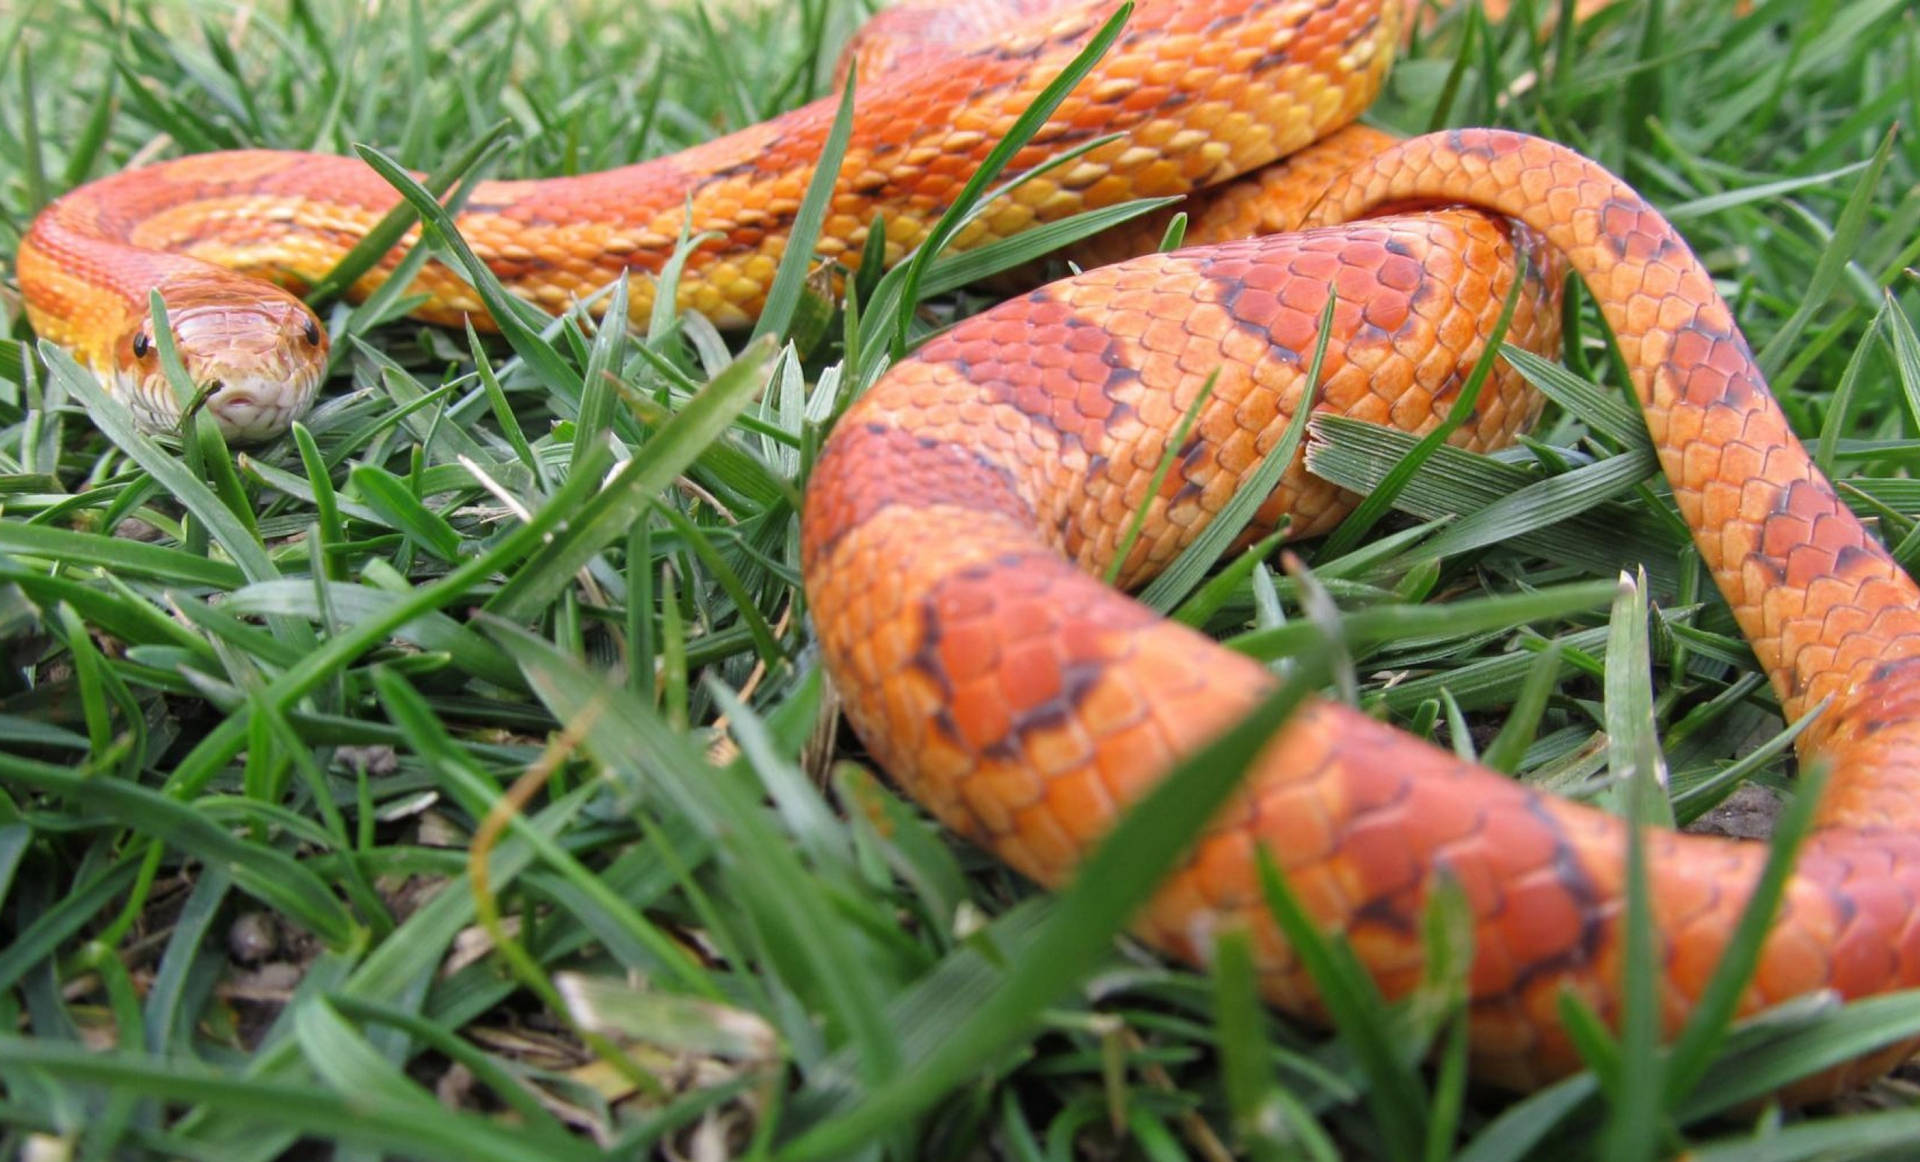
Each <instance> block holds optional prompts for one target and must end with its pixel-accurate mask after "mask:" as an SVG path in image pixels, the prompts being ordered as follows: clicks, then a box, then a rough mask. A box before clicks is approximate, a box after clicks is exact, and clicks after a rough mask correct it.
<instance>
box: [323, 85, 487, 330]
mask: <svg viewBox="0 0 1920 1162" xmlns="http://www.w3.org/2000/svg"><path fill="white" fill-rule="evenodd" d="M507 129H508V123H507V122H505V121H496V122H494V123H493V125H492V127H490V128H489V129H487V131H486V132H484V133H481V134H480V135H479V136H477V137H475V138H474V139H473V141H472V142H471V143H470V144H468V145H467V147H466V148H465V149H464V150H462V151H461V152H459V153H457V154H455V155H454V156H453V157H451V158H449V159H447V160H446V161H445V162H443V163H442V164H441V165H439V166H438V167H436V168H435V169H434V171H433V172H432V173H430V174H428V175H427V177H426V179H425V180H424V181H423V182H422V183H421V188H423V189H426V190H445V189H449V188H451V187H453V186H454V185H455V184H456V183H460V188H459V189H458V190H457V191H456V192H455V194H454V196H453V197H452V198H451V199H450V200H449V201H448V202H447V203H446V206H447V208H448V210H449V212H457V211H458V209H459V207H460V206H461V205H462V204H463V203H464V202H465V201H466V195H467V193H468V192H469V190H470V189H471V181H470V179H471V178H472V176H473V175H476V174H478V173H479V172H480V171H481V170H482V169H483V168H484V166H485V163H486V161H487V159H488V158H489V157H491V156H493V155H494V154H497V153H498V152H499V151H500V150H501V148H502V147H503V146H505V144H506V133H507ZM435 204H439V203H438V202H437V201H436V203H435ZM419 216H420V215H419V211H418V210H417V209H415V206H414V203H413V202H412V201H410V200H407V201H402V202H401V203H400V204H399V205H397V206H395V207H394V208H393V209H391V210H389V211H387V213H386V216H385V217H383V218H381V219H380V221H378V222H376V223H375V224H374V226H373V228H372V229H371V230H368V231H367V233H366V236H365V237H363V238H361V239H360V241H359V242H358V243H356V244H355V245H354V247H353V249H351V250H349V251H347V252H346V254H345V255H343V256H342V257H341V259H340V261H339V262H337V263H335V264H334V267H333V269H332V270H330V271H328V272H327V273H326V274H324V275H322V276H321V278H320V279H319V281H317V282H315V283H314V284H313V286H312V287H310V288H309V289H308V290H307V294H306V299H307V302H308V303H310V304H313V305H316V306H318V305H320V304H324V303H327V302H330V301H332V300H333V299H335V298H337V297H338V296H340V295H341V294H344V293H345V292H346V289H347V288H348V287H350V286H352V285H353V284H354V283H356V282H358V281H359V280H360V277H361V276H362V275H364V274H366V273H367V272H368V271H370V270H372V269H373V267H374V264H375V263H377V262H379V261H380V260H381V259H382V258H385V257H386V255H387V252H388V251H390V250H392V249H393V248H394V247H395V246H398V245H399V244H400V240H401V239H402V238H403V237H405V236H406V233H407V230H408V229H409V228H411V227H412V226H413V224H414V222H416V221H418V220H419ZM396 281H397V282H398V285H397V286H396V287H395V290H396V291H397V290H402V289H405V286H406V283H405V281H404V280H396Z"/></svg>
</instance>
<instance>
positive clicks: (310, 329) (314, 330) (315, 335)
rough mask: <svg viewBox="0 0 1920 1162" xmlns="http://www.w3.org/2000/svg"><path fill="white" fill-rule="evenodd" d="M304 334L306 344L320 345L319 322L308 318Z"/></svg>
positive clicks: (311, 345)
mask: <svg viewBox="0 0 1920 1162" xmlns="http://www.w3.org/2000/svg"><path fill="white" fill-rule="evenodd" d="M304 334H305V335H306V337H307V346H309V347H318V346H319V345H320V324H318V323H316V322H314V321H313V320H312V319H308V320H307V329H306V331H305V332H304Z"/></svg>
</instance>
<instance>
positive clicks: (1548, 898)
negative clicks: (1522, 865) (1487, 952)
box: [1501, 873, 1586, 964]
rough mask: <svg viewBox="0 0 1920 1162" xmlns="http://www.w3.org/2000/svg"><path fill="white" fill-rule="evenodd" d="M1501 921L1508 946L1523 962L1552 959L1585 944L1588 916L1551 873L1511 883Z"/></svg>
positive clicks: (1531, 962) (1506, 894)
mask: <svg viewBox="0 0 1920 1162" xmlns="http://www.w3.org/2000/svg"><path fill="white" fill-rule="evenodd" d="M1505 897H1506V907H1505V909H1504V910H1503V911H1502V913H1501V921H1502V924H1503V926H1504V928H1505V931H1506V933H1507V946H1508V949H1509V950H1510V951H1511V953H1512V954H1513V957H1514V959H1515V960H1517V961H1519V962H1520V963H1522V964H1533V963H1537V962H1541V961H1550V960H1552V959H1554V958H1556V957H1559V956H1562V955H1565V954H1566V953H1568V952H1572V951H1574V950H1576V949H1579V948H1580V947H1582V945H1583V942H1584V933H1585V930H1586V923H1585V921H1586V916H1585V914H1584V912H1583V910H1582V909H1581V907H1580V905H1579V904H1578V902H1577V901H1575V899H1574V898H1573V896H1572V895H1571V894H1569V893H1568V891H1567V889H1566V886H1565V885H1564V884H1562V883H1560V882H1559V879H1558V878H1557V876H1555V875H1553V874H1551V873H1545V874H1539V875H1534V876H1531V877H1528V878H1526V879H1524V880H1521V881H1520V882H1518V883H1513V884H1509V885H1508V886H1507V890H1506V893H1505Z"/></svg>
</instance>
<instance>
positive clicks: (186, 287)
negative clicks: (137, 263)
mask: <svg viewBox="0 0 1920 1162" xmlns="http://www.w3.org/2000/svg"><path fill="white" fill-rule="evenodd" d="M159 290H160V295H161V298H162V299H163V300H164V301H165V302H166V304H167V321H168V323H169V324H170V325H171V326H172V328H173V340H174V346H175V348H176V349H177V350H178V351H179V353H180V362H181V365H182V366H183V367H184V368H185V369H186V372H187V378H188V380H189V381H191V382H192V384H193V389H194V398H195V399H197V400H199V401H201V406H203V407H204V408H205V409H206V411H207V414H208V415H210V416H212V417H213V419H214V422H215V423H217V424H219V425H220V431H221V434H222V435H224V436H226V438H227V439H228V440H229V441H232V442H234V443H258V442H260V441H262V440H270V439H272V438H274V437H275V436H278V435H280V434H281V433H282V432H285V431H286V430H287V427H288V425H290V424H292V423H293V421H294V420H297V419H299V418H300V417H301V416H302V415H304V414H306V410H307V406H308V405H309V404H310V403H312V402H313V393H314V390H315V389H316V388H318V387H319V385H320V380H321V378H322V376H323V375H324V374H325V373H326V367H327V332H326V328H324V327H322V326H321V325H320V320H319V318H318V317H316V316H315V315H314V313H313V311H312V310H310V309H309V308H308V307H307V305H306V304H305V303H303V302H301V301H300V300H299V299H298V298H295V297H294V296H293V295H291V294H288V293H287V292H286V291H284V290H281V289H279V288H278V287H273V286H269V285H267V284H264V283H257V282H255V281H253V280H248V281H247V283H246V285H245V289H244V290H242V291H240V292H239V293H236V288H235V286H234V285H233V283H232V282H230V281H228V280H226V279H218V280H215V279H201V278H191V279H176V280H172V281H170V282H168V283H167V284H164V285H162V286H161V287H160V288H159ZM112 365H113V366H112V370H113V380H114V388H115V390H116V391H117V392H118V393H119V395H120V397H121V398H122V399H123V400H125V401H126V402H127V404H128V405H129V407H131V408H132V410H133V415H134V419H135V420H136V421H137V422H138V423H139V424H140V426H141V427H142V428H144V429H145V430H147V431H149V432H171V431H174V430H175V429H177V428H178V427H179V425H180V400H179V397H178V396H177V395H176V394H175V392H174V389H173V385H172V383H170V382H169V381H168V379H167V377H166V373H165V372H164V371H163V370H162V368H161V365H160V344H159V342H158V341H157V340H156V338H155V336H154V320H153V316H152V315H151V314H148V313H147V312H144V311H143V312H141V313H140V314H139V315H138V316H137V317H135V319H134V320H133V321H132V323H130V324H129V325H128V326H127V327H126V329H125V330H124V331H123V332H122V333H121V335H120V336H119V338H118V339H117V340H116V341H115V343H114V347H113V356H112Z"/></svg>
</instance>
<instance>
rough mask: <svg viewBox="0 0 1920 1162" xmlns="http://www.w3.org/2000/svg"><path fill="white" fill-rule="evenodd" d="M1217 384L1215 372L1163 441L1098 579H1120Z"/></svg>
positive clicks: (1109, 580)
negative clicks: (1162, 449)
mask: <svg viewBox="0 0 1920 1162" xmlns="http://www.w3.org/2000/svg"><path fill="white" fill-rule="evenodd" d="M1218 382H1220V372H1219V370H1218V369H1215V370H1214V371H1213V372H1212V373H1211V374H1210V375H1208V376H1207V380H1206V382H1205V383H1203V384H1201V385H1200V390H1199V391H1198V392H1196V393H1195V394H1194V397H1193V402H1192V403H1191V404H1188V405H1187V410H1186V412H1185V413H1183V414H1182V415H1181V417H1180V424H1179V426H1178V427H1176V428H1174V429H1173V436H1172V437H1171V438H1170V439H1168V440H1167V446H1166V449H1165V450H1164V451H1162V452H1161V454H1160V462H1159V463H1157V464H1155V465H1154V466H1153V475H1152V476H1151V477H1150V478H1149V479H1148V480H1147V487H1146V490H1145V491H1144V492H1142V493H1141V494H1140V503H1139V504H1137V505H1135V506H1134V510H1133V517H1132V519H1131V520H1129V521H1128V522H1127V528H1126V531H1125V532H1124V533H1122V534H1121V535H1120V543H1119V544H1118V545H1116V546H1115V547H1114V550H1113V560H1111V561H1108V562H1107V569H1106V573H1105V574H1104V575H1103V577H1102V578H1101V579H1102V580H1104V581H1105V582H1106V583H1107V584H1109V585H1112V584H1114V583H1115V582H1116V581H1118V580H1119V579H1120V570H1122V569H1124V568H1126V564H1127V557H1128V556H1129V555H1130V554H1132V552H1133V546H1134V542H1136V541H1138V540H1139V539H1140V534H1141V532H1142V531H1143V530H1145V529H1146V527H1147V516H1148V514H1149V513H1150V512H1151V511H1152V509H1153V502H1154V501H1155V500H1158V499H1159V498H1160V486H1161V485H1163V484H1165V483H1166V481H1167V473H1169V472H1171V471H1172V470H1173V462H1174V461H1175V460H1178V459H1179V458H1180V449H1182V448H1184V447H1186V444H1187V433H1188V432H1189V431H1192V430H1193V422H1194V421H1195V420H1197V419H1199V418H1200V410H1201V409H1202V408H1204V407H1206V406H1207V398H1208V397H1209V396H1211V395H1212V394H1213V387H1214V385H1215V384H1216V383H1218Z"/></svg>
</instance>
